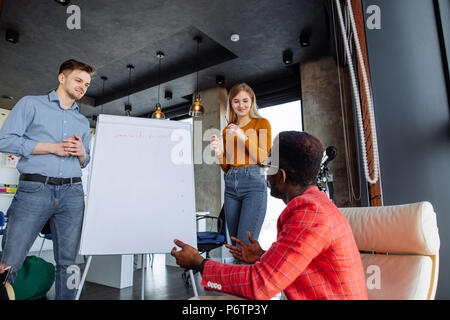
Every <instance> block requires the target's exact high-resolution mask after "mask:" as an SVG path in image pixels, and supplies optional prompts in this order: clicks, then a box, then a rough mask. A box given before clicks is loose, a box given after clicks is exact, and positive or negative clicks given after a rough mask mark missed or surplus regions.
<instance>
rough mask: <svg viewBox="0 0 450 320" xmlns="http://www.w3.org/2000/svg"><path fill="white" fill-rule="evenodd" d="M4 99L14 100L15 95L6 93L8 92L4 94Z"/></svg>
mask: <svg viewBox="0 0 450 320" xmlns="http://www.w3.org/2000/svg"><path fill="white" fill-rule="evenodd" d="M2 99H5V100H14V98H13V97H11V96H8V95H6V94H4V95H2Z"/></svg>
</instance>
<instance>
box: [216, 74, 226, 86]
mask: <svg viewBox="0 0 450 320" xmlns="http://www.w3.org/2000/svg"><path fill="white" fill-rule="evenodd" d="M216 84H217V85H219V86H223V85H224V84H225V77H224V76H217V77H216Z"/></svg>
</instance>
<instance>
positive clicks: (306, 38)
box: [299, 28, 311, 47]
mask: <svg viewBox="0 0 450 320" xmlns="http://www.w3.org/2000/svg"><path fill="white" fill-rule="evenodd" d="M310 38H311V29H309V28H306V29H304V30H303V31H302V33H301V34H300V39H299V40H300V45H301V46H302V47H309V42H310Z"/></svg>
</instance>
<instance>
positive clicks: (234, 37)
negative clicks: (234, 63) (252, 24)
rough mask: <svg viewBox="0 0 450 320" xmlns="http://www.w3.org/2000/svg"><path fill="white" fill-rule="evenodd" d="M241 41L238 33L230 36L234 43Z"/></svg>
mask: <svg viewBox="0 0 450 320" xmlns="http://www.w3.org/2000/svg"><path fill="white" fill-rule="evenodd" d="M239 39H240V37H239V35H238V34H237V33H233V34H232V35H231V36H230V40H231V41H233V42H238V41H239Z"/></svg>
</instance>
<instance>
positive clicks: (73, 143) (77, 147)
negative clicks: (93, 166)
mask: <svg viewBox="0 0 450 320" xmlns="http://www.w3.org/2000/svg"><path fill="white" fill-rule="evenodd" d="M61 142H62V143H63V145H64V151H66V152H67V153H68V154H69V155H70V156H75V157H83V156H86V150H84V146H83V140H81V138H80V136H78V135H74V136H73V137H72V138H68V139H64V140H63V141H61Z"/></svg>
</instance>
